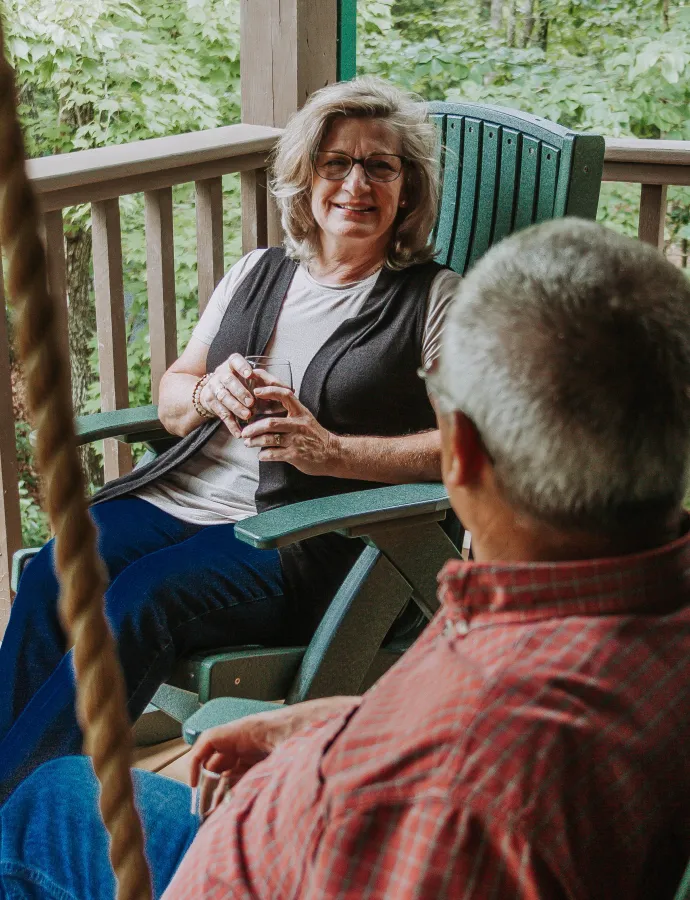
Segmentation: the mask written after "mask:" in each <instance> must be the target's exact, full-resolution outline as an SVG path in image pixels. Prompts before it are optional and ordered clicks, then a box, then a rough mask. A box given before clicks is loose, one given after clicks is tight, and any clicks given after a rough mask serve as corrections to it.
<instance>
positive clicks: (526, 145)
mask: <svg viewBox="0 0 690 900" xmlns="http://www.w3.org/2000/svg"><path fill="white" fill-rule="evenodd" d="M521 149H522V153H521V157H520V186H519V187H518V201H517V209H516V211H515V220H514V222H513V230H514V231H520V229H521V228H527V226H528V225H531V224H532V223H533V222H534V214H535V210H536V206H537V186H538V184H539V149H540V144H539V141H538V140H536V139H535V138H532V137H529V136H527V135H523V136H522V148H521Z"/></svg>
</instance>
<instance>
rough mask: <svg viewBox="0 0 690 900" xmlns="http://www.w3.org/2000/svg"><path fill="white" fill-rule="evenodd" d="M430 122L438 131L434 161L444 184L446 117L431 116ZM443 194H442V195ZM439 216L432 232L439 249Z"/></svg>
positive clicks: (439, 178)
mask: <svg viewBox="0 0 690 900" xmlns="http://www.w3.org/2000/svg"><path fill="white" fill-rule="evenodd" d="M429 121H430V122H431V124H432V125H433V126H434V128H435V130H436V146H435V148H434V159H435V160H436V161H437V163H438V180H439V184H443V177H444V166H445V140H446V117H445V116H429ZM442 193H443V192H441V194H442ZM440 208H441V196H439V211H440ZM438 223H439V216H436V221H435V222H434V227H433V230H432V232H431V235H432V239H433V241H434V246H435V247H437V246H438V244H437V242H436V238H437V236H438Z"/></svg>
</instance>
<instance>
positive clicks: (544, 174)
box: [534, 144, 561, 222]
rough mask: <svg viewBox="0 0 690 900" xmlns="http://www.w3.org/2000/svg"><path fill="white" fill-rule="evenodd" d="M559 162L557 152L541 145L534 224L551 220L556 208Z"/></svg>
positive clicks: (559, 157)
mask: <svg viewBox="0 0 690 900" xmlns="http://www.w3.org/2000/svg"><path fill="white" fill-rule="evenodd" d="M560 161H561V154H560V151H559V150H557V149H556V148H555V147H551V146H550V145H549V144H542V145H541V159H540V162H539V192H538V194H537V211H536V214H535V218H534V221H535V222H546V221H547V220H548V219H553V212H554V209H555V208H556V185H557V182H558V167H559V165H560Z"/></svg>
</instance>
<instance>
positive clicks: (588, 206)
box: [561, 134, 604, 219]
mask: <svg viewBox="0 0 690 900" xmlns="http://www.w3.org/2000/svg"><path fill="white" fill-rule="evenodd" d="M561 165H562V163H561ZM603 170H604V139H603V137H599V136H598V135H593V134H583V135H580V136H579V137H578V138H577V140H575V141H574V144H573V148H572V167H571V168H569V169H568V173H569V184H570V189H569V191H568V193H567V198H566V200H565V208H564V213H563V214H564V215H568V216H581V217H582V218H584V219H594V218H596V215H597V206H598V205H599V188H600V186H601V176H602V172H603Z"/></svg>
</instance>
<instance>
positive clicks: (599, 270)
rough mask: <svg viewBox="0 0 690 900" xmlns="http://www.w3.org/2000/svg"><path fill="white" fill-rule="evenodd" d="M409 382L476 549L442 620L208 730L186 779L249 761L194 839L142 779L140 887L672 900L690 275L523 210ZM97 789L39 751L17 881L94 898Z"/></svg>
mask: <svg viewBox="0 0 690 900" xmlns="http://www.w3.org/2000/svg"><path fill="white" fill-rule="evenodd" d="M427 378H428V384H429V390H430V392H431V394H432V397H433V400H434V404H435V407H436V409H437V414H438V419H439V424H440V428H441V434H442V454H443V473H444V481H445V484H446V486H447V488H448V492H449V495H450V498H451V502H452V504H453V507H454V509H455V510H456V512H457V513H458V515H459V517H460V519H461V520H462V521H463V523H464V524H465V526H466V527H467V528H468V529H469V530H470V531H471V533H472V537H473V549H474V555H475V562H472V563H462V562H450V563H448V565H447V566H446V567H445V569H444V570H443V572H442V573H441V575H440V578H439V582H440V597H441V600H442V604H443V605H442V608H441V610H440V611H439V613H438V615H437V616H436V618H435V619H434V621H433V622H432V623H431V625H430V626H429V627H428V629H427V630H426V631H425V633H424V634H423V635H422V637H421V638H420V639H419V640H418V641H417V643H416V645H415V646H414V647H413V648H412V649H411V650H410V651H409V652H408V653H407V654H406V656H405V657H404V658H403V659H402V660H401V661H400V662H399V663H398V665H396V666H395V667H394V669H392V670H391V671H390V672H389V673H388V674H387V675H386V676H384V678H382V679H381V681H380V682H379V683H378V684H377V685H376V686H375V687H374V688H373V689H372V690H371V691H369V692H368V693H367V694H366V695H365V696H364V697H363V698H358V697H352V698H348V697H339V698H330V699H324V700H319V701H314V702H312V703H308V704H302V705H300V706H294V707H286V708H284V709H282V710H280V711H278V712H275V713H270V714H263V715H260V716H254V717H249V718H247V719H245V720H243V721H240V722H236V723H233V724H231V725H228V726H224V727H221V728H218V729H214V730H213V731H211V732H208V733H207V734H205V735H204V736H203V737H202V738H201V739H200V741H199V743H198V744H197V746H196V747H195V749H194V751H193V761H194V773H195V774H196V772H197V771H198V768H199V765H200V763H202V762H205V763H207V764H208V765H209V766H210V767H212V768H213V769H216V770H218V771H220V770H223V769H231V770H232V771H233V773H234V777H239V776H240V775H242V773H246V774H244V776H243V777H242V778H241V780H240V781H239V782H238V783H237V784H236V785H235V787H234V789H233V792H232V794H231V795H230V796H229V797H228V799H227V801H226V802H224V803H223V804H222V805H221V806H220V807H219V809H217V810H216V812H214V813H213V814H212V815H211V817H210V818H209V819H208V821H207V822H206V823H205V824H204V826H203V828H202V829H201V831H200V832H199V834H198V836H197V837H196V839H195V840H194V843H193V845H192V846H191V848H190V849H189V851H188V852H187V853H186V854H185V849H186V847H187V845H188V844H189V842H190V840H191V838H192V835H193V827H192V826H191V823H190V822H189V817H188V814H187V812H186V809H185V804H186V803H188V799H189V798H188V794H187V792H186V790H185V789H184V788H182V787H181V786H179V785H174V784H168V783H166V782H165V781H164V780H162V779H159V778H156V777H155V776H148V777H146V776H142V777H140V778H138V787H139V803H140V806H141V808H142V812H143V816H144V824H145V829H146V831H147V834H148V841H149V844H148V847H149V855H150V858H151V863H152V868H153V871H154V876H155V881H156V890H157V892H159V891H161V890H163V888H164V887H165V885H166V884H167V882H168V881H169V879H170V878H171V876H172V873H173V872H174V871H175V869H176V867H177V866H178V863H179V861H180V859H182V862H181V864H180V865H179V868H178V869H177V872H176V874H175V875H174V877H173V878H172V882H171V883H170V885H169V887H168V889H167V892H166V898H167V900H191V898H196V897H202V896H203V897H208V898H213V900H215V898H224V897H232V898H250V897H259V898H271V900H273V898H283V897H299V898H310V900H317V898H319V900H321V898H352V900H354V898H374V897H376V898H383V897H386V898H388V897H390V898H400V900H407V898H413V897H415V898H438V897H453V898H470V900H479V898H482V900H483V898H489V897H490V898H499V900H500V898H505V900H509V898H510V900H513V898H516V897H518V898H524V900H536V898H539V900H556V898H559V900H560V898H587V900H599V898H601V900H612V898H623V897H625V898H626V900H635V898H640V900H642V898H645V900H650V898H654V900H664V898H670V897H672V895H673V891H674V888H675V886H676V885H677V883H678V882H679V881H680V878H681V874H682V870H683V866H684V863H685V861H686V859H687V857H688V856H689V855H690V754H689V753H688V752H687V746H688V742H689V741H690V715H689V713H690V607H689V606H688V604H689V603H690V536H686V535H687V532H688V521H687V519H686V516H685V514H684V513H683V512H682V499H683V495H684V489H685V482H686V475H687V468H688V459H689V453H690V285H689V284H688V283H687V282H686V281H685V278H684V276H683V275H682V273H681V272H679V271H678V270H676V269H674V268H673V266H671V265H670V264H669V263H667V262H665V261H664V260H663V258H662V257H661V256H660V255H659V254H658V253H657V252H656V251H654V250H652V249H651V248H649V247H646V246H645V245H643V244H639V243H637V242H634V241H631V240H628V239H626V238H623V237H620V236H618V235H616V234H614V233H612V232H609V231H607V230H605V229H604V228H602V227H600V226H597V225H594V224H592V223H587V222H578V221H575V220H565V221H560V222H554V223H550V224H547V225H543V226H540V227H538V228H535V229H531V230H529V231H527V232H523V233H521V234H519V235H517V236H514V237H512V238H510V239H509V240H506V241H505V242H503V243H502V244H501V245H500V246H498V247H497V248H495V249H493V250H492V251H491V252H490V253H489V254H487V256H486V257H485V258H484V259H483V260H482V261H481V262H480V263H479V264H478V265H477V266H476V268H475V269H474V270H473V271H472V273H471V274H470V275H469V276H468V277H467V278H466V279H465V281H464V282H463V285H462V288H461V291H460V294H459V296H458V298H457V300H456V301H455V303H454V305H453V307H452V310H451V312H450V313H449V319H448V322H447V325H446V331H445V334H444V345H443V352H442V357H441V365H440V368H439V371H438V372H431V373H428V374H427ZM266 757H268V758H267V759H266ZM257 763H258V764H257ZM56 784H60V785H61V787H62V790H60V791H56ZM90 784H91V782H90V781H89V779H88V778H87V769H86V768H85V766H84V764H83V762H81V761H79V760H73V761H57V762H54V763H51V764H49V765H48V766H44V767H43V768H41V769H39V770H38V771H37V772H36V773H34V775H33V776H32V777H31V778H30V779H29V780H28V781H27V782H25V783H24V785H23V786H22V787H21V788H20V789H19V790H18V791H17V792H16V793H15V795H14V797H13V798H12V799H11V800H10V801H9V802H8V803H7V804H6V806H5V807H4V808H3V811H2V857H1V858H0V867H1V868H0V872H2V873H3V878H4V883H5V884H6V885H11V891H13V892H11V891H10V889H9V888H8V894H9V895H10V896H12V897H13V898H14V897H29V896H31V897H35V896H51V897H53V896H60V897H63V898H71V897H75V898H76V897H78V896H81V897H84V896H95V897H100V896H104V897H105V896H108V892H110V896H112V882H111V881H109V880H108V879H109V877H110V876H108V875H107V872H106V866H105V863H104V861H103V860H104V851H105V839H104V837H103V833H102V829H97V828H96V827H95V825H94V826H93V827H92V828H91V829H90V830H86V831H85V829H84V827H83V823H84V821H87V820H88V817H89V816H91V818H92V820H93V817H94V813H93V806H92V797H90V796H88V792H86V791H84V787H85V786H87V785H88V786H89V791H91V790H92V788H91V787H90ZM76 788H81V800H80V799H79V794H78V791H77V790H76ZM75 795H76V799H75ZM65 798H67V799H65ZM78 822H79V823H82V828H81V829H80V834H79V837H78V838H77V835H76V833H74V834H73V832H76V824H77V823H78ZM71 823H74V826H75V827H74V828H72V827H70V826H71ZM85 833H86V834H89V835H90V837H89V838H88V839H86V840H85V838H84V834H85ZM44 846H45V847H47V848H49V849H42V848H43V847H44ZM39 848H41V849H39ZM58 851H59V852H58ZM182 857H184V858H182ZM39 884H40V885H42V886H43V887H42V891H43V893H41V892H39V893H35V892H34V893H31V892H30V891H31V890H34V891H35V889H36V885H39ZM46 884H48V885H50V890H52V891H53V893H50V890H49V889H48V888H46V887H45V885H46ZM76 885H79V887H77V886H76ZM22 891H24V893H22Z"/></svg>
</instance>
